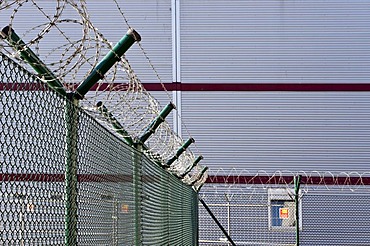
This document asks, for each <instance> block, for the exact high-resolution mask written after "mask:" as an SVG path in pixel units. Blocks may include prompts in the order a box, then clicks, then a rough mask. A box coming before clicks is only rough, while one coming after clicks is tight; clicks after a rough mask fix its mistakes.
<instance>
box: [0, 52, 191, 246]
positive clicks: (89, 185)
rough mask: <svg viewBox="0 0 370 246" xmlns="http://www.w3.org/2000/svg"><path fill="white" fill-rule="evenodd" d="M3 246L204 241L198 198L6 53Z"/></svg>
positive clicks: (2, 73) (0, 97) (2, 66)
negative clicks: (201, 232) (201, 238)
mask: <svg viewBox="0 0 370 246" xmlns="http://www.w3.org/2000/svg"><path fill="white" fill-rule="evenodd" d="M0 122H1V124H0V128H1V135H0V143H1V148H0V163H1V173H0V180H1V198H0V199H1V205H0V209H1V217H0V233H1V235H0V245H65V244H67V245H77V244H78V245H196V244H197V240H198V238H197V236H198V206H197V204H198V203H197V194H196V193H195V192H194V190H193V189H192V188H191V187H190V186H188V185H186V184H184V183H183V182H181V181H180V180H179V179H178V178H177V177H175V176H174V175H172V174H170V173H169V172H167V171H165V170H164V169H163V168H162V167H160V166H159V165H157V164H155V163H154V162H152V161H151V160H150V159H148V158H147V157H146V156H145V155H143V154H142V153H141V152H139V151H137V150H136V149H134V148H132V147H130V146H128V145H126V144H125V143H124V142H123V141H122V140H121V139H119V138H118V137H117V136H115V135H113V134H112V133H111V132H110V131H108V130H106V129H105V128H104V127H102V126H101V125H100V124H99V123H98V122H97V121H96V120H95V119H93V118H92V117H91V116H90V115H88V114H86V113H85V112H84V111H83V110H81V109H80V108H79V107H77V106H75V105H73V104H72V103H71V102H70V101H69V100H67V99H66V98H64V97H62V96H60V95H59V94H57V93H55V92H54V91H52V90H50V89H49V88H48V86H47V85H46V84H45V83H43V82H42V81H40V80H39V79H38V78H37V77H36V76H35V75H33V74H31V73H29V72H27V71H26V70H25V69H23V68H22V67H20V66H18V65H17V64H16V63H15V62H13V61H12V60H11V59H9V58H8V57H7V56H5V55H4V54H1V53H0Z"/></svg>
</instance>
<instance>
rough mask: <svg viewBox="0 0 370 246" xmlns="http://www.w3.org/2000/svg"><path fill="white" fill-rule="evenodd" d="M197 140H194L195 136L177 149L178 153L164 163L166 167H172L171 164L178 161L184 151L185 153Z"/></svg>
mask: <svg viewBox="0 0 370 246" xmlns="http://www.w3.org/2000/svg"><path fill="white" fill-rule="evenodd" d="M194 142H195V140H194V138H189V139H188V140H187V141H186V142H185V143H184V144H183V145H182V146H181V147H180V148H179V149H178V150H177V151H176V154H175V155H174V156H173V157H172V158H171V159H169V160H168V161H167V162H166V164H165V165H164V166H165V167H167V168H168V167H170V166H171V164H172V163H173V162H174V161H176V160H177V159H178V158H179V157H180V155H181V154H182V153H184V152H185V151H186V149H187V148H188V147H189V146H190V145H191V144H192V143H194Z"/></svg>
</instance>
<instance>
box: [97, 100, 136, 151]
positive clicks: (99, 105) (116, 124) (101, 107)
mask: <svg viewBox="0 0 370 246" xmlns="http://www.w3.org/2000/svg"><path fill="white" fill-rule="evenodd" d="M96 107H97V108H98V111H99V112H100V114H101V115H103V116H104V118H105V119H106V120H107V121H108V122H109V123H110V124H112V127H113V128H114V130H115V131H116V132H117V133H118V134H120V135H121V136H123V139H124V140H125V141H126V143H128V144H129V145H131V146H132V145H134V141H133V140H132V138H131V137H130V135H129V134H128V132H127V131H126V130H125V129H124V128H123V126H122V125H121V124H120V123H119V122H118V120H117V119H116V118H115V117H114V116H113V114H112V113H111V112H109V110H108V109H107V107H105V106H104V105H103V102H101V101H100V102H98V103H97V104H96Z"/></svg>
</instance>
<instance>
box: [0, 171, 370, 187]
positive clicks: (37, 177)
mask: <svg viewBox="0 0 370 246" xmlns="http://www.w3.org/2000/svg"><path fill="white" fill-rule="evenodd" d="M293 179H294V177H293V176H274V177H271V176H267V175H258V176H220V175H217V176H209V177H208V179H207V180H206V183H210V184H259V185H261V184H265V185H266V184H293V182H294V181H293ZM77 180H78V182H102V183H104V182H108V183H110V182H113V183H124V182H132V176H131V175H125V174H78V176H77ZM142 180H143V182H155V181H156V180H157V181H158V182H159V181H160V177H159V176H158V177H157V176H155V175H150V176H149V175H145V176H143V178H142ZM0 181H1V182H64V181H65V175H64V174H50V173H37V174H27V173H0ZM301 183H302V184H307V185H370V177H358V176H356V177H332V176H328V177H318V176H311V177H302V179H301Z"/></svg>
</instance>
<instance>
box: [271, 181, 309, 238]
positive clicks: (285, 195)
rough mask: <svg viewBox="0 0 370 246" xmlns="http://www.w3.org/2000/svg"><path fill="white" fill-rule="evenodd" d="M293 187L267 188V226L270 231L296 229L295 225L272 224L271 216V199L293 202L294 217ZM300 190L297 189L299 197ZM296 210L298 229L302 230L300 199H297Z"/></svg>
mask: <svg viewBox="0 0 370 246" xmlns="http://www.w3.org/2000/svg"><path fill="white" fill-rule="evenodd" d="M294 194H295V192H294V189H288V188H269V189H268V206H267V208H268V228H269V230H272V231H294V230H296V226H295V225H294V226H274V225H273V217H272V214H273V212H272V201H285V202H293V204H294V215H293V216H294V217H295V201H294ZM301 194H302V192H301V190H300V191H299V197H302V196H301ZM298 212H299V221H298V223H299V230H302V200H301V199H300V200H299V204H298Z"/></svg>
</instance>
